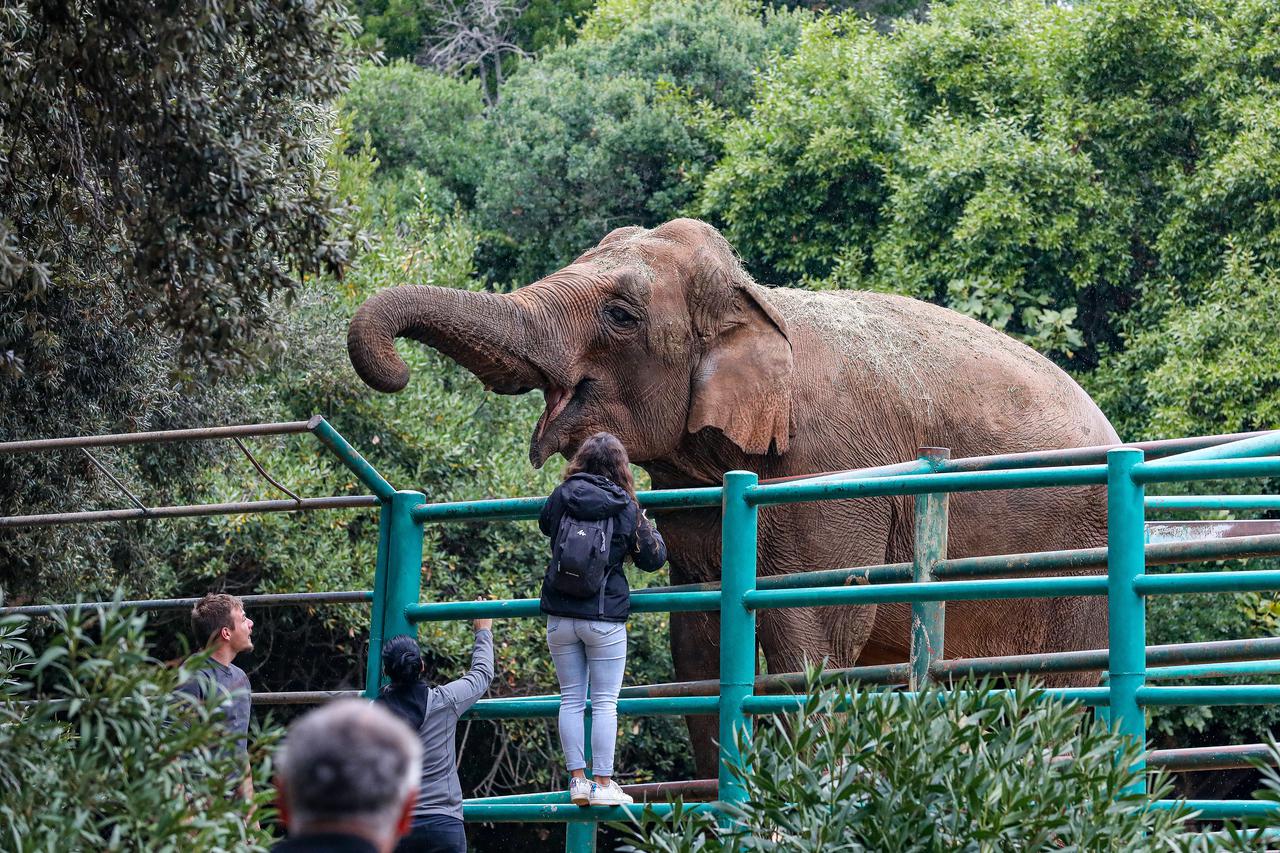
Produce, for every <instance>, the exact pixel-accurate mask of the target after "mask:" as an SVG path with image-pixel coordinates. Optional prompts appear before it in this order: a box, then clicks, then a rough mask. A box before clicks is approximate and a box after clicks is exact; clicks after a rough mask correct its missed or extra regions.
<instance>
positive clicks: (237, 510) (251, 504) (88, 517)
mask: <svg viewBox="0 0 1280 853" xmlns="http://www.w3.org/2000/svg"><path fill="white" fill-rule="evenodd" d="M377 505H378V499H377V498H375V497H373V496H372V495H336V496H334V497H325V498H303V499H302V500H300V501H286V500H272V501H235V502H232V503H220V504H192V505H188V506H157V507H151V508H149V509H146V510H141V509H108V510H94V511H91V512H54V513H47V514H44V515H9V516H5V517H3V518H0V528H6V527H50V526H52V525H55V524H92V523H96V522H100V521H135V520H138V519H144V518H145V519H157V518H196V517H200V516H205V515H239V514H241V513H255V512H300V511H304V512H305V511H313V510H320V509H357V508H364V507H371V506H377Z"/></svg>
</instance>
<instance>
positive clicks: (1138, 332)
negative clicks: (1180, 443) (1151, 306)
mask: <svg viewBox="0 0 1280 853" xmlns="http://www.w3.org/2000/svg"><path fill="white" fill-rule="evenodd" d="M1278 312H1280V272H1277V269H1276V268H1274V267H1263V266H1262V265H1261V263H1260V262H1259V260H1258V259H1257V258H1256V257H1255V256H1254V254H1253V253H1252V252H1251V251H1249V250H1247V249H1234V248H1233V249H1231V250H1230V251H1229V252H1228V254H1227V256H1226V261H1225V265H1224V267H1223V269H1222V271H1221V272H1220V273H1219V274H1218V275H1216V276H1215V277H1214V278H1213V280H1212V281H1210V282H1208V284H1207V286H1206V287H1205V288H1204V289H1203V291H1202V292H1201V293H1200V294H1199V301H1198V304H1195V305H1180V306H1174V307H1171V308H1170V309H1169V312H1168V314H1167V315H1166V316H1165V318H1164V320H1163V321H1162V322H1161V323H1160V324H1159V325H1154V326H1150V327H1148V328H1144V329H1134V330H1133V332H1132V333H1131V334H1130V335H1129V337H1128V341H1127V344H1128V346H1127V348H1126V349H1125V350H1124V351H1123V352H1120V353H1117V354H1116V355H1114V356H1113V357H1112V358H1110V359H1109V360H1108V361H1107V362H1106V363H1105V364H1104V365H1103V366H1102V367H1101V368H1100V369H1099V370H1098V371H1097V372H1096V373H1094V374H1093V375H1092V376H1090V377H1088V378H1087V380H1086V384H1087V387H1088V388H1089V389H1090V391H1091V392H1092V393H1093V395H1094V397H1095V399H1097V400H1098V403H1099V405H1101V406H1102V408H1103V410H1104V411H1108V412H1112V413H1114V414H1113V415H1112V420H1113V422H1114V423H1115V424H1116V428H1117V429H1118V430H1119V431H1120V433H1121V434H1122V435H1125V436H1126V437H1129V438H1133V439H1139V438H1156V437H1165V436H1175V435H1205V434H1211V433H1215V432H1244V431H1248V430H1255V429H1272V428H1274V427H1275V426H1276V425H1277V424H1280V336H1277V335H1276V325H1275V318H1276V316H1277V315H1278Z"/></svg>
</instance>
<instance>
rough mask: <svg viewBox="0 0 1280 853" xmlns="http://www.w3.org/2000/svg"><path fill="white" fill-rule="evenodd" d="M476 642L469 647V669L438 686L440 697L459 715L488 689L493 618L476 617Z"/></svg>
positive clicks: (491, 668)
mask: <svg viewBox="0 0 1280 853" xmlns="http://www.w3.org/2000/svg"><path fill="white" fill-rule="evenodd" d="M475 625H476V644H475V646H473V647H472V649H471V669H469V670H468V671H467V674H466V675H464V676H462V678H459V679H458V680H457V681H450V682H449V683H448V684H446V685H444V686H443V687H441V688H440V693H439V695H440V698H441V699H442V700H444V702H445V703H447V704H449V705H451V706H452V707H453V710H454V713H455V714H457V715H458V716H461V715H462V714H463V713H465V712H466V710H467V709H468V708H470V707H471V706H472V705H474V704H475V703H476V700H477V699H479V698H480V697H481V696H483V695H484V694H485V691H486V690H488V689H489V682H491V681H493V628H492V625H493V620H491V619H477V620H476V622H475Z"/></svg>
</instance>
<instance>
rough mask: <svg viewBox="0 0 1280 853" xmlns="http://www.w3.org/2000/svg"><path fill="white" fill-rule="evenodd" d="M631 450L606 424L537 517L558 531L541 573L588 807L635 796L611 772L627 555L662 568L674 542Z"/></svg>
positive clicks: (565, 728) (566, 724)
mask: <svg viewBox="0 0 1280 853" xmlns="http://www.w3.org/2000/svg"><path fill="white" fill-rule="evenodd" d="M629 466H630V463H629V460H628V459H627V451H626V449H625V448H623V446H622V442H620V441H618V439H617V438H616V437H614V436H613V435H610V434H609V433H607V432H598V433H596V434H595V435H593V436H591V437H590V438H588V439H587V440H586V441H584V442H583V443H582V446H581V447H580V448H579V449H578V452H577V453H575V454H574V456H573V460H572V461H571V462H570V463H569V465H568V467H567V468H565V472H564V482H562V483H561V484H560V485H559V486H557V487H556V490H555V491H554V492H552V493H551V496H550V497H549V498H547V503H546V505H545V506H544V507H543V508H542V514H541V516H539V518H538V526H539V527H540V528H541V529H542V532H543V533H544V534H546V535H547V536H549V537H551V560H550V562H549V563H548V565H547V572H546V575H545V576H544V578H543V581H542V612H543V613H545V614H547V646H548V647H549V648H550V650H551V657H552V659H553V660H554V661H555V665H556V676H557V678H558V679H559V681H560V746H561V748H562V749H563V750H564V756H565V765H566V767H567V768H568V770H569V797H570V799H571V800H572V801H573V802H574V803H576V804H577V805H580V806H587V805H592V806H614V805H623V804H625V803H630V802H632V799H631V797H630V796H628V795H627V794H625V793H623V792H622V789H621V788H619V787H618V783H617V782H615V781H614V780H613V754H614V746H615V744H616V742H617V739H618V691H619V690H620V689H621V687H622V673H623V670H624V669H625V668H626V664H627V624H626V623H627V617H628V616H629V615H630V613H631V589H630V587H629V586H628V585H627V576H626V575H625V574H624V573H623V569H622V563H623V560H625V559H627V558H628V557H629V558H631V559H633V560H634V561H635V564H636V565H637V566H639V567H640V568H641V569H644V570H645V571H649V572H653V571H657V570H658V569H660V568H662V565H663V564H664V563H665V562H666V561H667V548H666V545H664V544H663V542H662V537H661V536H659V535H658V531H657V530H656V529H655V528H654V526H653V524H652V523H651V522H650V521H649V519H648V518H647V517H645V514H644V511H643V510H641V509H640V506H639V504H638V503H637V502H636V487H635V481H634V480H632V478H631V468H630V467H629ZM588 684H590V691H591V763H592V772H593V775H594V776H595V779H594V780H589V779H587V775H586V766H587V763H586V759H585V733H584V724H583V713H584V711H585V708H586V701H587V689H588Z"/></svg>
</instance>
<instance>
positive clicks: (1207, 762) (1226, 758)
mask: <svg viewBox="0 0 1280 853" xmlns="http://www.w3.org/2000/svg"><path fill="white" fill-rule="evenodd" d="M1259 764H1267V765H1270V766H1272V767H1275V766H1276V755H1275V753H1274V752H1272V751H1271V747H1269V746H1267V745H1266V744H1265V743H1245V744H1239V745H1233V746H1195V747H1189V748H1185V749H1153V750H1151V751H1150V752H1148V753H1147V766H1148V767H1159V768H1163V769H1164V770H1176V771H1179V772H1183V773H1188V772H1190V773H1194V772H1197V771H1200V770H1252V769H1253V768H1254V767H1256V766H1258V765H1259Z"/></svg>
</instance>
